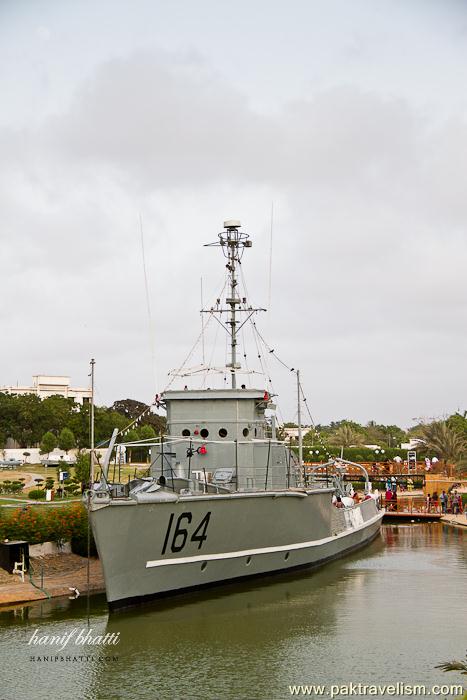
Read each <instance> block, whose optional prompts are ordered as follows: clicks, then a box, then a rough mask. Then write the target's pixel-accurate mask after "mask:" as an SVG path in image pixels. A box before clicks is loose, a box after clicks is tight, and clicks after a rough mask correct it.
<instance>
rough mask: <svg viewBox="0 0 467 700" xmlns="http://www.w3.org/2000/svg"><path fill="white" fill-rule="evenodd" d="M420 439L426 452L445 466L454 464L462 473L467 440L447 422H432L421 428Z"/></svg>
mask: <svg viewBox="0 0 467 700" xmlns="http://www.w3.org/2000/svg"><path fill="white" fill-rule="evenodd" d="M420 437H421V439H422V440H423V441H424V443H425V447H426V450H427V451H428V452H430V453H432V455H433V456H436V457H438V458H439V459H442V460H443V461H444V464H445V466H447V465H448V464H454V465H456V467H457V468H458V469H459V470H461V471H463V470H464V469H465V465H466V457H467V440H466V439H465V438H464V436H463V435H462V434H460V433H458V432H457V430H454V429H453V428H450V427H449V425H448V422H447V421H434V422H433V423H428V424H427V425H424V426H422V428H421V430H420Z"/></svg>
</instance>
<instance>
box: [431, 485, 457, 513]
mask: <svg viewBox="0 0 467 700" xmlns="http://www.w3.org/2000/svg"><path fill="white" fill-rule="evenodd" d="M439 506H441V513H443V515H445V514H446V513H452V514H453V515H459V513H462V511H463V508H462V497H461V496H460V494H458V493H457V491H452V492H450V493H446V491H444V490H443V492H442V493H441V495H438V492H437V491H434V492H433V495H431V494H428V495H427V497H426V507H427V511H428V512H429V513H432V512H433V511H434V512H436V511H437V510H438V507H439Z"/></svg>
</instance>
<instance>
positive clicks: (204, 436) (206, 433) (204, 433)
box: [199, 428, 209, 439]
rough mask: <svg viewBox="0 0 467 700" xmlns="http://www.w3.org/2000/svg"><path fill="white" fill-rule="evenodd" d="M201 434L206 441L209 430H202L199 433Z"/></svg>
mask: <svg viewBox="0 0 467 700" xmlns="http://www.w3.org/2000/svg"><path fill="white" fill-rule="evenodd" d="M199 434H200V435H201V437H202V438H204V439H206V438H207V437H208V435H209V430H207V428H201V430H200V431H199Z"/></svg>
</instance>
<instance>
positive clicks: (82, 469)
mask: <svg viewBox="0 0 467 700" xmlns="http://www.w3.org/2000/svg"><path fill="white" fill-rule="evenodd" d="M90 474H91V457H90V456H89V454H87V453H86V452H82V451H81V452H79V453H78V456H77V457H76V463H75V478H76V479H77V480H78V481H79V482H80V483H81V484H82V485H86V484H89V477H90Z"/></svg>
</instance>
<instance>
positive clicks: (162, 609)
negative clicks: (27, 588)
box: [0, 523, 467, 700]
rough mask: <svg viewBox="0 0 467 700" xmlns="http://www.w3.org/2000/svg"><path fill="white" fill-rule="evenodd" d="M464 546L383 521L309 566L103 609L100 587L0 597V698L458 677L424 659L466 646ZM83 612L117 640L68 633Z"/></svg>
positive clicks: (81, 626) (457, 535)
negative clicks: (324, 561) (14, 600)
mask: <svg viewBox="0 0 467 700" xmlns="http://www.w3.org/2000/svg"><path fill="white" fill-rule="evenodd" d="M466 553H467V539H466V536H465V532H464V531H462V530H461V529H458V528H454V527H449V526H446V525H442V524H440V523H423V524H404V525H385V526H383V529H382V535H381V537H380V538H379V539H378V540H376V541H374V542H373V543H372V544H371V545H370V546H369V547H367V548H366V549H364V550H362V551H360V552H358V553H356V554H353V555H351V556H349V557H347V558H345V559H342V560H340V561H337V562H334V563H331V564H329V565H327V566H326V567H324V568H322V569H320V570H318V571H315V572H311V573H310V572H308V573H303V572H302V573H298V574H297V573H295V574H294V575H291V574H288V575H283V576H281V577H280V578H276V579H269V580H268V581H266V580H260V581H255V582H253V583H242V584H240V585H231V586H225V587H222V588H219V589H216V590H210V591H208V592H203V593H202V594H201V593H199V594H196V595H190V596H189V597H184V598H179V599H172V600H171V601H167V600H166V601H164V602H162V603H157V604H153V605H151V606H146V607H144V608H140V609H132V610H129V611H125V612H123V613H114V614H112V615H110V616H109V615H108V613H107V608H106V604H105V598H104V596H100V595H99V596H93V597H91V599H90V606H89V610H88V609H87V601H86V599H85V597H81V598H78V599H77V600H60V601H58V600H55V601H46V602H42V603H35V604H33V605H30V606H27V607H17V608H15V609H11V610H4V611H2V612H0V659H1V667H2V674H1V689H0V698H1V700H23V698H24V699H26V698H37V699H39V700H42V699H44V700H45V699H46V698H47V699H48V700H50V699H55V698H60V699H61V698H65V697H67V698H73V699H75V698H77V699H79V700H81V699H89V700H110V699H113V698H131V699H132V700H133V698H138V699H139V698H141V699H144V700H154V699H159V698H160V699H163V700H165V699H168V700H169V699H170V700H172V699H178V698H180V699H181V700H182V699H183V700H185V699H191V698H193V699H198V698H199V699H200V700H206V699H208V700H215V699H217V698H219V699H224V698H225V699H226V700H276V699H277V700H282V699H285V698H290V697H292V695H291V691H290V689H289V686H291V685H296V684H300V685H302V684H325V685H326V690H327V692H328V697H330V695H329V689H330V687H331V686H332V685H346V684H347V685H348V684H350V683H355V684H358V683H362V684H370V685H371V684H379V685H381V684H396V683H397V682H399V683H405V684H417V683H420V684H423V685H425V686H426V688H427V689H428V690H429V689H430V688H431V687H432V686H433V685H435V684H438V685H443V684H455V683H462V679H463V680H464V682H465V680H466V677H465V676H463V677H462V676H460V675H459V674H458V673H454V672H451V673H443V672H442V671H441V670H439V669H436V668H435V667H436V665H437V664H439V663H441V662H443V661H447V660H451V659H460V660H462V659H464V660H465V654H466V641H467V633H466V631H467V596H466V595H465V590H466V584H467V576H466V574H467V563H466V561H467V560H466ZM88 613H89V623H90V628H91V629H92V635H93V636H96V635H105V634H108V635H111V634H113V635H114V637H113V639H114V640H115V639H118V640H119V641H118V644H116V645H110V646H107V647H105V648H103V647H99V646H90V645H86V646H82V645H77V644H76V643H75V639H76V635H77V634H78V631H82V632H83V633H86V632H87V631H88ZM36 630H37V631H36ZM72 630H78V631H77V632H75V633H74V634H75V636H74V637H73V638H72V639H71V640H70V642H69V643H68V644H67V646H66V647H65V648H64V649H63V651H61V652H60V651H58V647H57V646H50V645H49V646H32V645H28V641H29V640H30V639H31V636H32V635H33V633H34V632H35V631H36V637H35V638H36V639H37V638H39V637H40V636H44V635H47V636H50V635H57V636H60V637H62V636H63V635H68V634H70V632H71V631H72ZM117 635H118V636H117ZM109 638H110V637H108V639H109ZM45 656H48V658H49V660H48V661H47V660H44V657H45ZM56 656H58V657H59V658H58V660H55V657H56ZM60 656H61V657H62V658H61V659H60ZM86 657H87V658H86ZM344 693H345V691H344ZM347 694H348V693H347ZM346 696H347V695H345V694H344V695H342V694H338V695H336V697H346ZM397 696H398V697H402V696H403V695H401V694H400V693H399V694H397ZM311 697H316V694H311ZM354 697H355V695H354ZM377 697H379V696H377ZM441 697H453V696H449V695H442V696H441Z"/></svg>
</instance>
